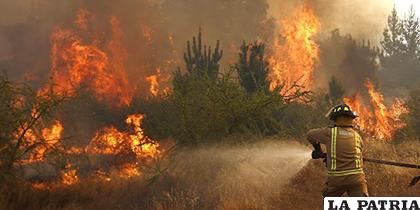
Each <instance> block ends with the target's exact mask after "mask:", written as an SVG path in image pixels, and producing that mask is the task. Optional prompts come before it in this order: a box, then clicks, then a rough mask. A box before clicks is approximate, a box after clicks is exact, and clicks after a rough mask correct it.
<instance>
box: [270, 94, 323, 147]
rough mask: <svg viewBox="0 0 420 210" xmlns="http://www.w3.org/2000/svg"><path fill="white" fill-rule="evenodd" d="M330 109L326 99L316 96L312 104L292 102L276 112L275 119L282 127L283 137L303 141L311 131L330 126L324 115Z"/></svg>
mask: <svg viewBox="0 0 420 210" xmlns="http://www.w3.org/2000/svg"><path fill="white" fill-rule="evenodd" d="M329 108H330V104H329V102H328V101H326V100H325V97H323V96H322V95H315V96H313V97H312V102H311V103H306V104H305V103H299V102H292V103H290V104H289V105H288V106H287V107H286V108H285V109H284V110H281V111H280V112H275V113H274V117H275V118H276V119H277V121H278V123H279V125H281V131H282V132H281V133H280V134H281V136H285V137H295V138H300V139H302V138H303V137H304V136H305V135H306V133H307V132H308V131H309V130H310V129H313V128H317V127H324V126H326V125H328V122H329V121H328V119H327V118H325V117H324V115H325V113H326V112H327V111H328V109H329Z"/></svg>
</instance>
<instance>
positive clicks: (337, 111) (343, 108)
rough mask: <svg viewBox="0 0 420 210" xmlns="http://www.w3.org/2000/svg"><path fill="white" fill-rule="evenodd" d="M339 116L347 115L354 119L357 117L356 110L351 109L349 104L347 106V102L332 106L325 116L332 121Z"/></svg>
mask: <svg viewBox="0 0 420 210" xmlns="http://www.w3.org/2000/svg"><path fill="white" fill-rule="evenodd" d="M339 116H348V117H351V118H352V119H355V118H356V117H358V116H357V114H356V112H354V111H353V110H351V108H350V106H348V105H347V104H340V105H337V106H335V107H333V108H332V109H331V110H330V111H329V112H328V114H327V117H328V118H329V119H330V120H333V121H334V120H336V119H337V117H339Z"/></svg>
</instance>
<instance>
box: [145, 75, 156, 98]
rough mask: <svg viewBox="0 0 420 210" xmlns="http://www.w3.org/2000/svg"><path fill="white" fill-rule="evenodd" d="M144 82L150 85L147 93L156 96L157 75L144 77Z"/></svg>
mask: <svg viewBox="0 0 420 210" xmlns="http://www.w3.org/2000/svg"><path fill="white" fill-rule="evenodd" d="M146 80H147V81H148V82H149V83H150V87H149V92H150V94H151V95H152V96H157V95H158V92H159V83H158V75H156V74H155V75H151V76H148V77H146Z"/></svg>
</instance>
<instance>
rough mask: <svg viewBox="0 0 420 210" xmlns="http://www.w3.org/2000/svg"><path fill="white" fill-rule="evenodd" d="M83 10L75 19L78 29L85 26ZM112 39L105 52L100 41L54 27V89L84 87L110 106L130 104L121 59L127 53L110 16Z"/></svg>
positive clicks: (52, 74)
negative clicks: (87, 42) (85, 41)
mask: <svg viewBox="0 0 420 210" xmlns="http://www.w3.org/2000/svg"><path fill="white" fill-rule="evenodd" d="M85 13H86V12H85V10H81V11H80V12H79V15H78V18H77V20H76V23H77V24H80V25H79V27H80V28H86V27H85V26H84V24H87V21H85V16H86V15H85ZM110 24H111V28H112V34H113V36H112V40H111V41H110V43H109V44H108V49H107V50H108V52H109V55H108V54H107V51H106V50H105V49H101V48H100V42H99V41H98V40H93V41H92V42H91V43H90V44H86V43H83V42H82V39H81V37H79V36H78V35H77V34H76V33H75V32H73V31H71V30H65V29H56V30H55V31H54V33H53V34H52V36H51V45H52V49H51V58H52V67H51V78H52V82H53V84H57V87H56V88H55V91H59V92H66V91H69V90H75V89H78V88H80V87H86V88H87V89H88V90H89V91H91V92H92V93H93V95H94V96H95V97H96V98H97V99H98V100H99V101H104V102H107V103H108V104H110V105H117V106H122V105H129V104H130V103H131V100H132V93H131V88H130V86H129V84H128V81H127V78H126V75H125V68H124V62H125V60H126V59H125V58H126V53H125V51H124V49H123V47H122V44H121V43H122V37H123V33H122V31H121V28H120V23H119V21H118V19H117V18H116V17H111V21H110Z"/></svg>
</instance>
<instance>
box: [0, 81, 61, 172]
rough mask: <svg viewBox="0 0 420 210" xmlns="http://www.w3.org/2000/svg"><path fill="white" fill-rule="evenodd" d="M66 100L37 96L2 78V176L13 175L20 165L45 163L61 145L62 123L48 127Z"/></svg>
mask: <svg viewBox="0 0 420 210" xmlns="http://www.w3.org/2000/svg"><path fill="white" fill-rule="evenodd" d="M65 98H66V96H65V95H57V94H53V93H52V92H51V91H46V92H39V93H36V92H34V91H33V90H32V89H31V88H30V87H29V86H27V85H25V84H20V83H15V82H11V81H9V80H8V79H7V77H6V76H0V113H1V116H2V119H1V122H0V123H1V124H0V130H1V133H0V139H1V141H0V151H1V152H0V160H1V161H0V175H3V176H4V175H7V174H11V175H13V174H14V168H15V166H16V165H17V164H25V163H29V162H33V161H39V160H43V158H44V157H45V156H46V155H47V154H48V153H49V152H51V151H53V150H55V149H57V148H58V147H59V146H60V138H61V133H62V129H63V128H62V126H61V124H60V123H59V122H54V123H53V125H52V126H51V128H49V127H45V125H46V124H47V123H48V117H49V116H50V114H51V113H52V112H53V111H54V110H55V109H56V108H57V106H58V105H60V104H61V103H62V102H63V101H64V100H65Z"/></svg>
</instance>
